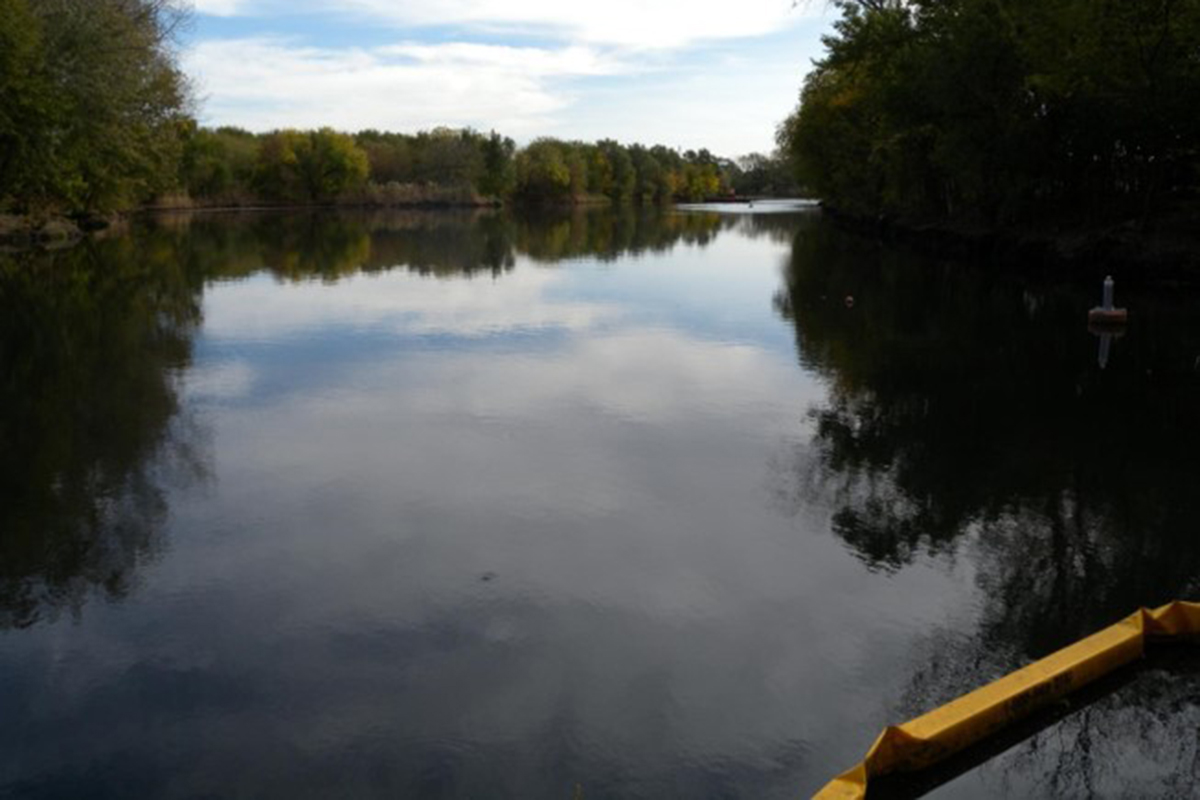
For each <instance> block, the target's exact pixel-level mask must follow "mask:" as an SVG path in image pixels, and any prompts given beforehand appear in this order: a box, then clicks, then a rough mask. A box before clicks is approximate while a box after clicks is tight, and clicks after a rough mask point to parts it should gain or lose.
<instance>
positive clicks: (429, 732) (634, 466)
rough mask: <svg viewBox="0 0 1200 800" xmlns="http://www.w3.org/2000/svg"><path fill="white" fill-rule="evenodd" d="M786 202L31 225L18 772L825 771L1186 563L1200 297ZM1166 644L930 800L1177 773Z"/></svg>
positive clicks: (1066, 788) (10, 523) (29, 779)
mask: <svg viewBox="0 0 1200 800" xmlns="http://www.w3.org/2000/svg"><path fill="white" fill-rule="evenodd" d="M1116 277H1117V300H1118V303H1119V304H1120V305H1125V306H1128V307H1129V308H1130V311H1131V319H1130V324H1129V326H1128V329H1127V330H1125V331H1124V333H1123V335H1122V336H1120V337H1108V338H1104V337H1102V336H1100V335H1098V334H1095V333H1092V332H1089V330H1088V328H1087V320H1086V317H1087V310H1088V308H1089V307H1090V306H1092V305H1095V304H1096V302H1097V301H1098V300H1099V295H1100V284H1099V280H1098V279H1096V280H1093V279H1092V277H1091V276H1088V278H1087V279H1086V280H1077V279H1072V280H1065V279H1063V278H1056V277H1053V276H1050V275H1046V276H1039V275H1036V274H1035V275H1030V274H1028V273H1027V272H1025V273H1022V274H1020V275H1014V274H1011V273H1010V272H1008V271H1005V270H1001V269H997V268H995V267H988V266H985V265H972V264H961V263H949V262H941V261H935V260H930V259H927V258H922V257H919V256H916V255H913V254H911V253H906V252H903V251H898V250H893V249H886V248H882V247H880V246H879V245H877V244H875V243H872V242H869V241H866V240H864V239H860V238H856V237H854V236H852V235H849V234H846V233H843V232H841V231H839V230H837V229H836V228H834V227H833V226H832V225H830V224H829V223H828V222H827V221H826V220H824V219H823V218H822V217H821V215H820V213H819V212H818V211H816V210H815V209H813V208H811V207H808V206H804V205H798V204H792V203H759V204H757V205H756V207H755V208H753V209H747V208H746V207H739V206H729V207H708V208H705V207H701V208H685V209H675V210H634V209H625V210H620V211H612V210H607V209H594V210H576V211H574V212H555V213H540V214H525V215H520V214H511V213H508V212H501V211H486V212H461V213H460V212H388V213H374V214H368V213H332V212H322V213H315V214H305V213H290V214H279V213H242V214H209V215H197V216H167V217H161V218H147V219H142V220H139V221H136V222H135V223H134V224H133V225H132V226H131V228H130V229H129V230H128V231H127V232H124V233H121V234H114V235H111V236H109V237H108V238H106V239H103V240H99V241H93V242H88V243H85V244H83V245H80V246H77V247H74V248H70V249H67V250H61V251H57V252H51V253H19V254H12V253H10V254H7V255H0V446H2V447H3V451H2V452H3V458H2V459H0V480H2V484H0V797H4V798H59V797H62V798H68V797H69V798H80V797H89V798H109V797H112V798H118V797H120V798H125V797H147V798H148V797H162V798H200V797H222V798H230V797H246V798H250V797H253V798H274V797H279V798H301V797H314V798H327V797H389V798H393V797H412V798H555V799H556V800H578V799H579V798H586V800H592V799H593V798H664V797H678V798H702V799H703V798H714V799H715V798H795V797H802V796H806V795H807V794H811V793H812V792H813V791H815V790H816V789H817V788H819V787H820V786H821V785H822V784H823V783H824V782H825V781H827V780H828V779H830V778H831V777H833V776H834V775H835V774H837V773H838V772H840V771H842V770H843V769H844V768H846V767H849V766H850V765H851V764H852V763H854V762H856V761H857V760H859V758H861V756H862V755H863V754H864V753H865V751H866V749H867V747H868V746H869V745H870V743H871V741H872V740H873V739H874V737H875V736H876V734H877V733H878V731H879V730H880V729H881V728H882V727H883V726H884V725H886V724H888V723H891V722H899V721H902V720H904V719H906V718H908V717H910V716H913V715H915V714H918V713H920V712H922V711H924V710H927V709H928V708H930V707H933V706H935V705H937V704H939V703H941V702H943V701H945V700H947V699H949V698H952V697H954V696H956V695H957V694H959V693H961V692H963V691H966V690H967V689H970V688H972V687H974V686H976V685H978V684H980V683H983V682H985V681H987V680H990V679H992V678H995V677H998V676H999V675H1002V674H1004V673H1005V672H1006V671H1008V670H1011V669H1013V668H1015V667H1017V666H1020V665H1022V664H1025V663H1027V662H1028V661H1029V660H1031V659H1034V658H1037V657H1040V656H1042V655H1045V654H1046V653H1048V652H1051V651H1053V650H1054V649H1056V648H1058V647H1061V646H1063V645H1065V644H1067V643H1069V642H1071V641H1073V640H1075V639H1077V638H1079V637H1080V636H1083V635H1085V634H1087V633H1090V632H1092V631H1094V630H1096V629H1097V628H1099V627H1102V626H1104V625H1107V624H1109V623H1111V622H1113V621H1115V620H1116V619H1118V618H1120V617H1122V616H1124V615H1126V614H1128V613H1130V612H1131V611H1133V610H1134V609H1135V608H1137V607H1138V606H1140V605H1154V604H1159V603H1162V602H1166V601H1168V600H1171V599H1175V598H1176V597H1179V598H1186V597H1191V598H1195V597H1196V596H1197V594H1198V593H1200V526H1198V524H1197V520H1198V519H1200V490H1198V487H1200V459H1198V454H1200V414H1197V409H1200V317H1198V316H1197V314H1196V309H1197V307H1198V305H1197V301H1198V299H1200V297H1198V296H1197V294H1196V293H1195V292H1192V291H1189V290H1184V289H1180V288H1178V287H1170V286H1157V285H1151V284H1144V283H1141V282H1139V281H1138V280H1137V279H1136V276H1126V275H1122V274H1117V276H1116ZM1198 674H1200V673H1197V671H1196V669H1195V663H1193V662H1192V661H1189V660H1187V659H1184V661H1183V666H1182V667H1181V666H1180V665H1179V663H1177V661H1171V660H1168V661H1167V662H1163V663H1159V662H1149V663H1148V664H1146V665H1144V666H1143V667H1141V668H1139V671H1138V672H1137V674H1136V675H1133V676H1131V677H1130V678H1129V679H1128V680H1125V681H1123V682H1121V683H1120V685H1117V686H1115V687H1113V689H1112V691H1106V692H1104V693H1102V694H1100V695H1098V696H1095V697H1091V698H1089V700H1088V701H1087V702H1086V703H1080V704H1078V706H1077V707H1075V708H1073V709H1071V710H1070V713H1064V714H1060V715H1059V717H1057V718H1056V719H1055V720H1054V721H1053V722H1052V723H1047V724H1045V725H1043V726H1041V727H1040V728H1039V729H1038V730H1032V731H1030V732H1029V735H1028V736H1027V737H1026V738H1021V739H1020V740H1018V741H1014V742H1012V743H1011V745H1012V746H1011V748H1010V749H1008V750H1007V751H1005V752H1004V753H1002V754H999V755H998V756H997V757H996V758H994V759H992V760H989V761H987V762H986V763H984V764H983V765H982V766H980V767H978V768H977V769H971V770H968V771H966V772H965V773H964V774H962V775H961V776H957V777H955V776H947V777H946V778H945V780H946V781H947V782H946V783H945V784H944V785H942V786H941V787H940V788H938V789H937V791H936V792H935V796H942V797H991V796H995V797H1030V796H1047V797H1061V796H1079V795H1087V794H1089V793H1092V794H1095V795H1098V796H1114V797H1117V796H1129V795H1130V794H1135V795H1146V796H1150V795H1154V796H1158V795H1171V794H1173V793H1177V794H1178V795H1179V796H1184V795H1185V794H1186V793H1187V792H1189V791H1190V790H1191V786H1192V784H1193V782H1195V781H1197V780H1198V779H1200V750H1198V747H1197V737H1196V735H1195V731H1196V729H1197V727H1198V725H1200V680H1198V679H1197V676H1198Z"/></svg>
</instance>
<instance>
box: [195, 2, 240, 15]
mask: <svg viewBox="0 0 1200 800" xmlns="http://www.w3.org/2000/svg"><path fill="white" fill-rule="evenodd" d="M245 5H246V4H245V2H244V0H192V7H193V8H195V9H196V11H197V12H199V13H201V14H211V15H213V16H214V17H232V16H234V15H235V14H237V13H239V12H240V11H242V10H243V9H244V7H245Z"/></svg>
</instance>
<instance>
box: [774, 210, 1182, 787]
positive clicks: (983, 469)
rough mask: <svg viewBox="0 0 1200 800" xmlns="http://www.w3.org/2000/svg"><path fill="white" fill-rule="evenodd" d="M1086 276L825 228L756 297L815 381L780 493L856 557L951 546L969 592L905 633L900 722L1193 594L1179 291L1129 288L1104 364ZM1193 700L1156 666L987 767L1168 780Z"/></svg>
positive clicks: (876, 564)
mask: <svg viewBox="0 0 1200 800" xmlns="http://www.w3.org/2000/svg"><path fill="white" fill-rule="evenodd" d="M1088 288H1089V287H1083V288H1079V287H1075V286H1072V285H1069V284H1058V285H1053V284H1047V283H1045V282H1044V281H1037V280H1033V281H1031V280H1026V279H1018V278H1015V277H1011V276H998V275H996V274H995V273H994V272H991V271H989V270H987V269H986V268H971V267H964V266H961V265H960V266H952V265H943V264H933V263H930V262H928V261H925V260H921V259H918V258H915V257H913V256H911V255H907V254H905V253H902V252H897V251H895V250H884V249H880V248H877V247H875V246H874V245H873V244H871V243H870V242H866V241H864V240H861V239H855V238H851V237H849V236H846V235H844V234H841V233H839V232H838V231H836V230H832V229H831V228H830V227H828V226H824V225H817V224H810V225H806V226H804V227H803V228H802V229H801V231H800V232H799V233H798V234H797V236H796V238H795V243H794V249H793V253H792V257H791V261H790V263H789V264H788V266H787V268H786V271H785V276H784V285H783V287H782V288H781V290H780V291H779V293H778V295H777V297H776V300H775V305H776V309H777V310H778V312H779V313H780V314H781V315H782V316H783V317H785V318H786V319H788V320H790V321H791V322H792V323H793V325H794V327H795V334H796V343H797V350H798V352H799V356H800V360H801V362H802V363H803V364H804V365H805V366H807V367H809V368H811V369H813V370H816V371H817V372H819V373H820V374H821V375H823V376H825V378H826V380H827V382H828V386H829V393H828V397H827V399H826V400H825V401H824V402H823V403H821V404H819V405H817V406H816V407H815V408H812V409H810V410H809V411H808V415H809V419H810V421H811V423H812V426H813V430H814V434H813V442H812V445H813V447H812V451H811V452H812V453H815V454H814V455H807V453H809V452H810V451H800V452H799V453H798V454H797V455H796V456H795V458H794V460H793V462H792V464H791V467H790V469H791V470H792V472H793V474H794V475H795V481H794V484H793V485H794V486H795V487H797V488H794V489H793V490H792V492H793V495H792V499H793V501H794V502H800V503H812V502H818V503H824V504H827V505H828V506H829V507H830V509H831V516H832V524H833V528H834V531H835V532H836V534H837V535H838V536H839V537H841V538H842V539H843V540H844V541H845V543H846V545H847V546H848V547H849V548H850V549H851V550H852V552H854V553H855V554H856V555H857V556H858V557H859V558H860V559H861V560H862V561H863V562H864V564H866V565H867V566H868V567H869V568H870V569H875V570H889V571H896V570H902V569H904V568H906V567H907V566H908V565H910V564H912V563H913V562H914V561H916V560H918V559H929V558H934V559H938V558H942V559H948V560H949V561H950V562H953V561H955V560H961V559H965V560H966V561H967V562H969V563H970V565H971V572H972V573H973V575H974V581H975V584H976V585H977V588H978V590H979V598H980V599H979V601H978V602H979V607H978V609H977V613H978V627H977V629H976V630H973V631H966V632H964V631H961V630H958V629H952V628H949V627H948V628H946V629H944V630H937V631H934V632H932V633H931V634H930V635H929V636H928V637H927V638H926V639H925V640H924V641H923V642H922V643H921V644H920V645H919V646H918V647H917V648H916V650H915V652H914V654H913V675H912V679H911V683H910V686H909V688H908V691H907V693H906V695H905V697H904V698H903V699H902V701H901V702H900V703H899V707H898V708H897V709H896V716H897V717H898V718H900V719H902V718H905V717H908V716H913V715H915V714H919V713H921V712H923V711H925V710H928V709H930V708H932V707H935V706H937V705H939V704H941V703H943V702H945V701H947V700H949V699H951V698H953V697H955V696H957V695H959V694H962V693H963V692H965V691H968V690H970V689H972V688H974V687H976V686H978V685H980V684H982V683H984V682H986V681H987V680H990V679H993V678H995V677H998V676H1000V675H1002V674H1004V673H1006V672H1008V671H1010V670H1011V669H1013V668H1015V667H1018V666H1021V665H1023V664H1025V663H1028V662H1029V661H1030V660H1032V659H1036V658H1038V657H1041V656H1043V655H1046V654H1047V653H1049V652H1052V651H1053V650H1056V649H1058V648H1060V647H1062V646H1064V645H1066V644H1067V643H1069V642H1071V641H1074V640H1076V639H1078V638H1080V637H1082V636H1084V635H1087V634H1088V633H1091V632H1093V631H1095V630H1097V629H1098V628H1101V627H1103V626H1105V625H1108V624H1110V623H1112V622H1114V621H1116V620H1117V619H1119V618H1121V617H1123V616H1125V615H1126V614H1128V613H1130V612H1131V611H1133V610H1134V609H1136V608H1137V607H1138V606H1142V605H1149V606H1153V605H1157V604H1160V603H1164V602H1167V601H1169V600H1172V599H1176V598H1189V597H1195V596H1196V594H1197V592H1198V590H1200V541H1198V540H1197V538H1196V524H1195V521H1196V519H1197V518H1200V493H1197V492H1196V490H1195V487H1196V486H1200V463H1198V462H1197V459H1196V453H1197V452H1200V416H1198V415H1197V414H1196V413H1195V412H1196V409H1197V408H1200V373H1197V371H1196V369H1195V363H1196V354H1197V353H1200V326H1198V325H1196V323H1195V321H1194V317H1193V315H1192V314H1191V313H1190V311H1189V308H1188V302H1189V300H1188V298H1187V297H1186V296H1183V295H1180V294H1173V293H1169V292H1164V291H1156V290H1155V289H1153V288H1151V287H1144V288H1141V289H1137V290H1136V291H1134V292H1132V293H1131V294H1130V296H1129V305H1130V306H1131V307H1132V308H1134V309H1135V311H1134V314H1135V315H1134V317H1133V322H1132V326H1131V329H1130V331H1129V335H1128V336H1127V337H1125V338H1124V339H1123V340H1122V341H1120V342H1119V343H1117V344H1116V345H1115V347H1114V352H1113V355H1112V359H1111V361H1110V363H1109V364H1108V366H1107V369H1104V370H1101V369H1100V368H1099V366H1098V365H1097V363H1096V358H1095V342H1094V340H1093V339H1092V338H1091V337H1090V336H1089V334H1088V332H1087V330H1086V328H1085V325H1084V314H1085V311H1086V309H1087V308H1088V304H1089V302H1090V301H1092V299H1093V298H1092V297H1091V294H1092V292H1090V291H1089V290H1088ZM847 295H853V297H854V299H855V302H854V303H853V305H852V306H851V305H849V304H847V303H846V302H845V300H844V298H845V297H846V296H847ZM1139 687H1140V688H1139ZM1196 701H1197V695H1196V680H1195V673H1194V671H1192V672H1188V671H1187V670H1182V671H1180V670H1176V671H1175V672H1162V671H1160V672H1156V673H1154V674H1153V677H1152V678H1147V679H1146V680H1140V681H1138V682H1137V683H1136V686H1135V687H1134V688H1133V689H1131V690H1126V691H1123V692H1118V693H1116V694H1114V695H1113V696H1112V697H1111V698H1108V699H1104V700H1101V701H1099V702H1097V703H1094V704H1092V705H1090V706H1089V707H1088V708H1086V709H1084V710H1083V711H1081V712H1080V713H1078V714H1076V715H1074V716H1071V717H1069V718H1068V719H1066V720H1064V721H1063V722H1062V723H1061V724H1059V725H1057V726H1055V727H1054V728H1052V729H1050V730H1048V731H1047V732H1046V733H1044V734H1042V735H1039V736H1036V737H1034V738H1032V739H1030V740H1028V741H1027V742H1026V743H1025V744H1023V745H1022V746H1021V747H1020V748H1019V750H1018V752H1017V754H1016V755H1014V756H1012V757H1011V758H1009V759H1007V760H1006V761H1005V762H1004V764H1005V766H1004V768H1003V769H1004V770H1007V771H1008V775H1009V777H1010V778H1011V777H1012V775H1019V776H1020V779H1019V780H1016V779H1013V781H1014V782H1015V783H1019V784H1020V785H1021V786H1023V787H1025V788H1023V789H1022V790H1021V791H1017V792H1016V793H1017V794H1021V793H1023V792H1024V791H1026V789H1028V790H1029V791H1032V792H1034V793H1035V794H1036V793H1037V792H1046V793H1049V794H1050V795H1054V796H1068V795H1075V794H1080V793H1083V794H1088V793H1090V792H1091V791H1092V790H1093V789H1094V788H1096V787H1101V786H1103V787H1107V788H1106V789H1105V791H1116V792H1117V794H1120V793H1121V791H1133V792H1134V793H1140V790H1139V789H1138V787H1139V784H1138V783H1137V782H1136V781H1137V780H1141V779H1142V778H1144V777H1145V776H1146V775H1147V774H1149V773H1154V774H1159V773H1162V774H1165V775H1167V776H1168V777H1167V778H1164V779H1163V782H1162V783H1161V788H1162V790H1163V791H1166V792H1168V793H1169V792H1171V791H1175V790H1176V789H1178V788H1179V787H1180V786H1184V785H1186V781H1188V780H1191V779H1194V778H1196V777H1200V775H1198V773H1197V763H1198V762H1197V758H1200V756H1198V755H1197V749H1196V741H1195V722H1196V718H1197V717H1196V708H1195V706H1196ZM1107 750H1111V751H1113V752H1118V751H1119V752H1123V753H1126V754H1127V755H1128V754H1130V753H1136V754H1140V756H1137V757H1134V756H1130V757H1127V758H1125V759H1124V760H1123V761H1122V760H1120V759H1117V760H1115V761H1114V759H1113V758H1109V757H1108V756H1104V755H1102V753H1104V752H1107ZM1139 757H1140V758H1141V759H1142V760H1141V761H1139V760H1138V758H1139ZM1135 762H1136V763H1137V764H1138V769H1137V770H1132V772H1131V773H1129V772H1127V773H1122V774H1119V775H1115V776H1114V774H1112V773H1113V767H1112V765H1113V764H1114V763H1120V764H1125V765H1126V766H1128V765H1129V764H1132V763H1135ZM1155 770H1158V772H1155ZM1148 771H1149V772H1148ZM1118 772H1120V770H1118ZM1130 774H1133V775H1137V776H1141V777H1138V778H1136V779H1133V778H1130V777H1129V776H1130ZM1122 780H1129V781H1133V782H1126V783H1122ZM1106 781H1107V783H1106ZM1114 781H1115V783H1114ZM1172 781H1175V782H1174V783H1172ZM1180 781H1182V783H1180ZM1114 787H1117V788H1114ZM1121 787H1123V788H1121ZM992 788H993V789H995V788H996V787H994V786H993V787H992ZM1001 788H1003V787H1001ZM1143 788H1144V786H1143ZM1014 791H1015V790H1014ZM1151 794H1156V792H1151Z"/></svg>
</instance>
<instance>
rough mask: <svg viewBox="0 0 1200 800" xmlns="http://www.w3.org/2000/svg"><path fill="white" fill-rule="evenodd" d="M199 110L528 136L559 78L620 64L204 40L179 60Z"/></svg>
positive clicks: (248, 117) (541, 121)
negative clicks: (471, 128)
mask: <svg viewBox="0 0 1200 800" xmlns="http://www.w3.org/2000/svg"><path fill="white" fill-rule="evenodd" d="M184 63H185V68H186V69H187V71H188V72H189V73H190V74H192V75H193V76H195V77H196V79H197V83H198V86H199V90H200V93H201V97H202V100H203V101H204V107H205V112H206V113H205V116H206V117H207V118H208V119H209V120H210V121H213V122H215V123H217V124H233V125H241V126H244V127H247V128H250V129H253V130H268V129H271V128H279V127H313V126H316V125H330V126H333V127H335V128H342V129H347V130H356V129H361V128H367V127H375V128H384V129H391V130H410V131H411V130H416V129H421V128H430V127H435V126H438V125H450V126H465V125H471V126H475V127H480V128H484V129H486V128H492V127H495V128H497V129H499V130H503V131H504V132H505V133H509V134H512V135H517V136H520V135H523V134H527V133H528V134H533V133H536V132H537V131H538V130H539V129H541V128H544V127H546V126H547V125H548V124H549V121H550V120H549V117H550V115H552V114H553V113H554V112H555V111H558V110H560V109H562V108H564V107H565V106H566V105H568V104H569V102H570V98H569V96H568V95H567V94H566V93H564V92H563V91H561V90H559V89H558V88H556V82H557V81H560V80H562V79H564V78H571V77H579V76H596V75H611V74H615V73H617V72H620V71H622V70H623V69H625V67H624V65H623V64H622V63H621V62H620V61H619V60H618V59H616V58H615V57H613V56H611V55H608V54H606V53H604V52H603V51H601V50H598V49H594V48H589V47H584V46H569V47H562V48H557V49H542V48H532V47H508V46H502V45H483V44H465V43H450V44H412V43H404V44H398V45H392V46H387V47H380V48H374V49H362V48H348V49H330V48H321V47H309V46H299V45H296V44H294V43H291V42H289V41H287V40H282V39H270V38H253V39H224V40H212V41H206V42H201V43H200V44H198V45H196V46H195V47H194V48H193V49H192V50H190V51H189V52H188V53H187V54H186V55H185V57H184Z"/></svg>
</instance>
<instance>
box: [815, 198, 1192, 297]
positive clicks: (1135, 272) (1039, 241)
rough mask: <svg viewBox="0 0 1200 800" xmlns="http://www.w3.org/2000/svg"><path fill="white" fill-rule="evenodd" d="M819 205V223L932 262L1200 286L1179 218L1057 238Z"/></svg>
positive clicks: (1186, 228)
mask: <svg viewBox="0 0 1200 800" xmlns="http://www.w3.org/2000/svg"><path fill="white" fill-rule="evenodd" d="M820 205H821V211H822V213H823V214H824V216H826V217H827V218H828V219H829V220H830V221H831V222H833V223H834V224H835V225H837V226H838V227H839V228H841V229H843V230H846V231H849V232H851V233H854V234H857V235H860V236H863V237H866V238H871V239H875V240H877V241H879V242H881V243H883V244H886V245H890V246H897V247H903V248H907V249H909V250H912V251H914V252H918V253H921V254H923V255H927V256H931V257H935V258H944V259H948V260H954V261H980V262H984V263H988V264H992V265H996V266H1000V267H1003V268H1005V269H1012V270H1016V271H1036V272H1045V271H1047V270H1054V271H1058V272H1061V273H1063V274H1068V275H1069V274H1074V275H1078V276H1080V277H1084V276H1086V277H1095V276H1097V275H1098V276H1100V277H1103V275H1104V274H1107V273H1108V272H1112V271H1115V270H1118V269H1121V268H1124V270H1123V271H1124V274H1125V277H1126V278H1127V279H1128V278H1140V279H1146V280H1168V281H1170V280H1180V281H1187V282H1188V283H1200V230H1198V228H1197V226H1196V225H1189V224H1188V221H1187V220H1186V219H1182V218H1180V219H1171V218H1169V219H1164V220H1158V221H1156V222H1155V224H1154V226H1153V227H1152V228H1150V229H1141V228H1140V227H1139V226H1138V225H1137V224H1136V223H1132V222H1126V223H1123V224H1115V225H1107V226H1094V227H1079V228H1069V229H1064V230H1057V231H1054V230H1037V229H1027V230H1012V229H1003V228H986V227H982V226H968V225H963V224H958V223H951V222H946V221H935V220H911V219H903V218H897V217H888V216H879V217H872V216H868V215H863V214H855V213H852V212H847V211H844V210H842V209H839V208H836V207H834V206H830V205H829V204H827V203H825V202H822V203H821V204H820Z"/></svg>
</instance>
